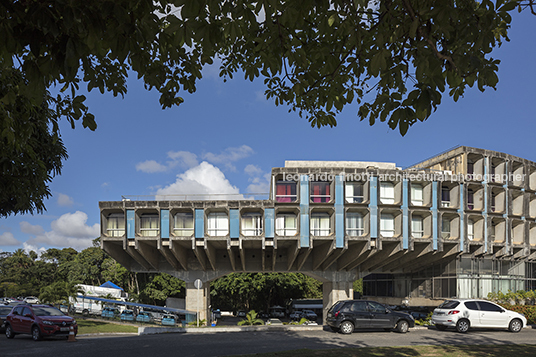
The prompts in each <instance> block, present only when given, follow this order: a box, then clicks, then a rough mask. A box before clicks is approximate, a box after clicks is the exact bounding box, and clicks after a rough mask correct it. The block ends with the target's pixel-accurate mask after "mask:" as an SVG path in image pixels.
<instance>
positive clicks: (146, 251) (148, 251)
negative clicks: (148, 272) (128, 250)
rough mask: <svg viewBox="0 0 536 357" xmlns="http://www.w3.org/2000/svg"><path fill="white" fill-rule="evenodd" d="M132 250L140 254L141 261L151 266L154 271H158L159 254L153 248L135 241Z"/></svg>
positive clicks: (142, 242)
mask: <svg viewBox="0 0 536 357" xmlns="http://www.w3.org/2000/svg"><path fill="white" fill-rule="evenodd" d="M134 248H136V250H137V251H138V252H139V253H140V254H141V256H142V257H143V259H145V260H146V261H147V263H149V264H150V265H151V267H152V268H153V269H154V270H158V261H159V260H160V254H158V251H157V250H156V248H155V247H153V246H152V245H151V244H149V243H145V242H144V241H140V240H136V243H135V245H134Z"/></svg>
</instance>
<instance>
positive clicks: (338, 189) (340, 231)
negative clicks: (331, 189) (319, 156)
mask: <svg viewBox="0 0 536 357" xmlns="http://www.w3.org/2000/svg"><path fill="white" fill-rule="evenodd" d="M343 178H344V177H343V176H340V175H339V176H335V247H336V248H344V181H343Z"/></svg>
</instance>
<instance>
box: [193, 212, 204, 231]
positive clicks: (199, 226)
mask: <svg viewBox="0 0 536 357" xmlns="http://www.w3.org/2000/svg"><path fill="white" fill-rule="evenodd" d="M194 234H195V237H196V238H205V211H204V210H203V209H196V210H195V227H194Z"/></svg>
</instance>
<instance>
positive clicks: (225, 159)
mask: <svg viewBox="0 0 536 357" xmlns="http://www.w3.org/2000/svg"><path fill="white" fill-rule="evenodd" d="M253 153H254V151H253V149H252V148H250V147H249V146H247V145H242V146H240V147H236V148H227V149H225V150H223V151H222V152H221V153H219V154H217V155H216V154H213V153H211V152H208V153H206V154H204V155H203V158H204V159H205V160H207V161H210V162H212V163H215V164H224V165H225V166H226V167H227V168H229V169H230V170H232V171H235V170H236V168H235V167H234V166H233V165H232V164H231V163H232V162H235V161H238V160H241V159H244V158H246V157H248V156H251V155H252V154H253Z"/></svg>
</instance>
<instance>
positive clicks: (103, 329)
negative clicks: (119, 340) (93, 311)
mask: <svg viewBox="0 0 536 357" xmlns="http://www.w3.org/2000/svg"><path fill="white" fill-rule="evenodd" d="M76 322H77V323H78V334H85V333H113V332H134V333H137V332H138V328H137V327H136V326H130V325H121V324H114V323H109V322H106V321H95V320H84V319H77V320H76Z"/></svg>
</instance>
